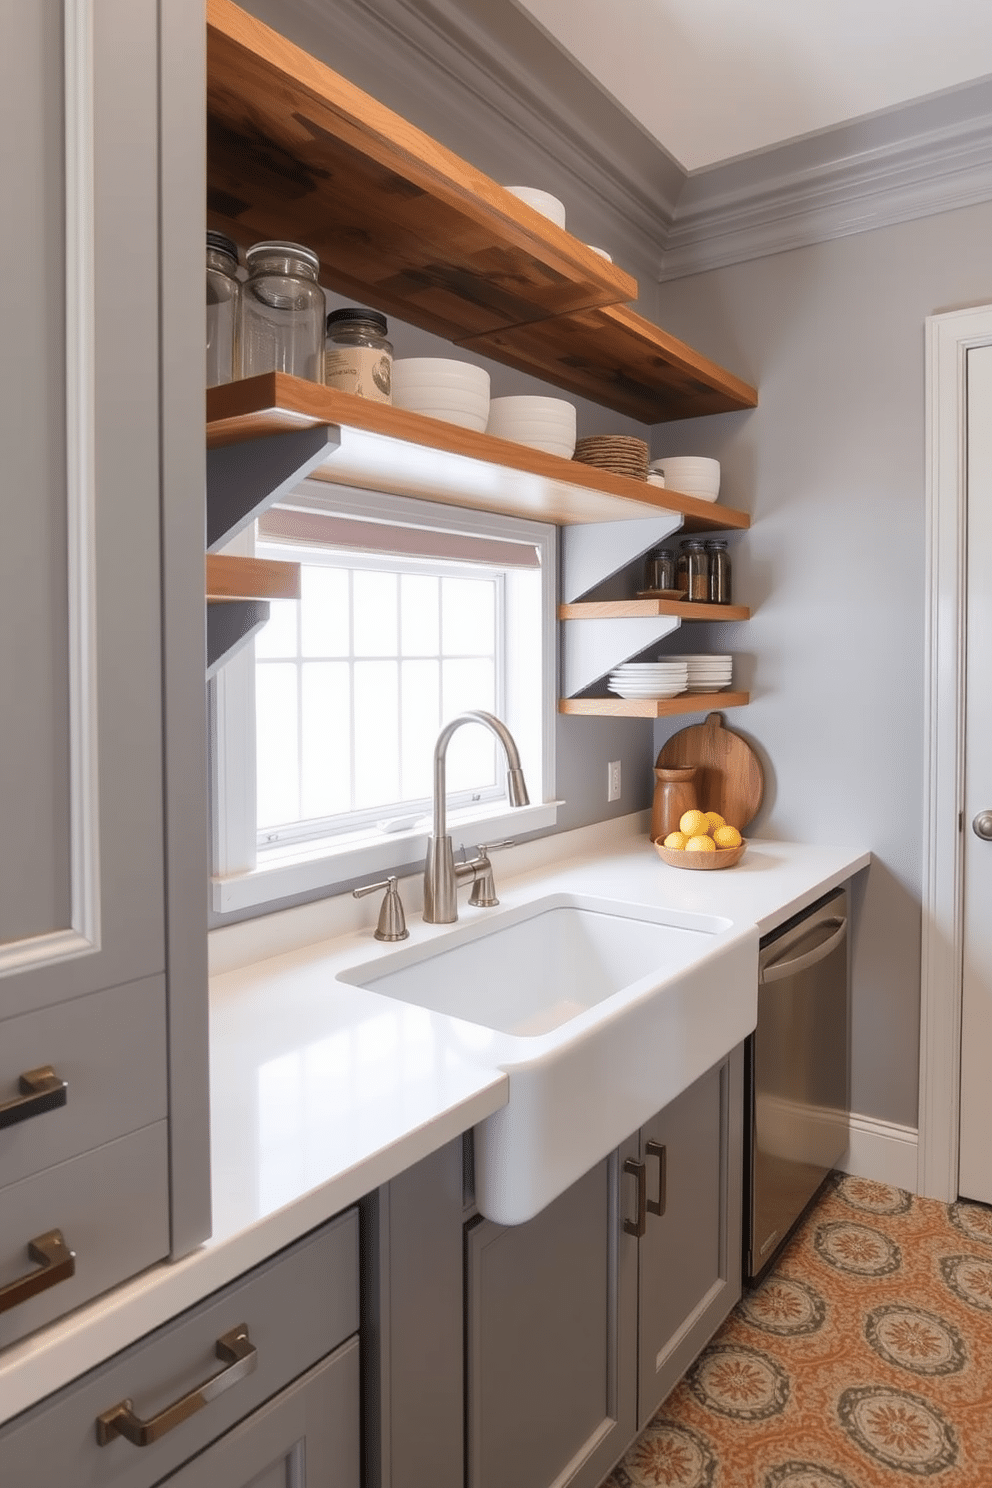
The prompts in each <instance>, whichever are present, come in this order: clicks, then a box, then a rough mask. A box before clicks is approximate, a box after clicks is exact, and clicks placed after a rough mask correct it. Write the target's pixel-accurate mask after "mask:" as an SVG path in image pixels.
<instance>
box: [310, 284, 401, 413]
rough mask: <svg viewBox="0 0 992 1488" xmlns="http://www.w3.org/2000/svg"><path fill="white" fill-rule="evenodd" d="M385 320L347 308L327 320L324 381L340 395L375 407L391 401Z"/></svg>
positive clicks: (390, 348)
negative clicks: (369, 401)
mask: <svg viewBox="0 0 992 1488" xmlns="http://www.w3.org/2000/svg"><path fill="white" fill-rule="evenodd" d="M388 330H389V326H388V323H387V321H386V317H385V316H384V315H380V314H379V311H378V310H362V309H359V308H358V307H357V306H355V307H352V306H349V307H348V308H346V309H344V310H332V311H331V313H330V315H329V316H328V317H327V341H326V343H325V349H324V381H325V382H326V383H327V386H328V387H333V388H338V389H339V391H341V392H343V393H357V395H358V397H359V398H371V399H372V401H373V402H375V403H391V402H392V401H393V394H392V379H393V346H392V342H391V341H388V340H387V339H386V333H387V331H388Z"/></svg>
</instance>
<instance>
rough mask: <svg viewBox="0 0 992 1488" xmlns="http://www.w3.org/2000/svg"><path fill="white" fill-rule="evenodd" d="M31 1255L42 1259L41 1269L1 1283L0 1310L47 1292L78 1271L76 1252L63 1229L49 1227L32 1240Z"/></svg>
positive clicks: (35, 1259)
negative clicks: (67, 1243) (2, 1284)
mask: <svg viewBox="0 0 992 1488" xmlns="http://www.w3.org/2000/svg"><path fill="white" fill-rule="evenodd" d="M28 1255H29V1256H30V1257H31V1259H32V1260H33V1261H37V1262H38V1269H37V1270H36V1271H29V1272H28V1274H27V1276H19V1277H18V1278H17V1280H16V1281H11V1282H8V1283H7V1285H6V1286H5V1287H0V1312H9V1310H10V1309H11V1308H12V1307H18V1306H19V1305H20V1304H21V1303H22V1302H26V1301H27V1300H28V1298H29V1297H36V1296H37V1295H38V1293H39V1292H47V1291H48V1288H49V1287H53V1286H58V1284H59V1282H60V1281H68V1280H69V1277H70V1276H74V1275H75V1274H76V1253H75V1251H73V1250H70V1249H69V1247H68V1246H67V1245H66V1243H65V1239H64V1238H63V1235H62V1231H61V1230H48V1231H46V1233H45V1234H44V1235H36V1236H35V1237H34V1239H33V1240H29V1241H28Z"/></svg>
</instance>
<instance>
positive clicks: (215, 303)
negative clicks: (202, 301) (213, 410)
mask: <svg viewBox="0 0 992 1488" xmlns="http://www.w3.org/2000/svg"><path fill="white" fill-rule="evenodd" d="M240 319H241V281H240V279H239V278H238V249H237V245H236V244H235V243H233V242H232V241H231V239H230V238H228V237H225V236H224V234H223V233H219V232H208V233H207V387H216V386H217V385H218V383H221V382H233V381H234V378H235V377H236V376H237V374H238V362H237V351H238V330H239V322H240Z"/></svg>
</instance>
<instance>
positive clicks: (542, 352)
mask: <svg viewBox="0 0 992 1488" xmlns="http://www.w3.org/2000/svg"><path fill="white" fill-rule="evenodd" d="M207 217H208V222H209V224H210V226H211V227H214V228H219V229H220V230H222V231H224V232H226V233H228V234H230V236H231V237H233V238H234V239H235V240H236V241H237V242H239V243H241V244H242V245H243V246H248V245H249V244H251V243H254V242H258V241H259V240H261V239H268V238H275V239H286V238H289V239H293V240H295V241H297V242H300V243H305V244H306V245H307V246H308V247H310V248H312V249H313V250H314V252H315V253H316V254H317V256H318V258H319V259H320V263H321V282H322V283H324V284H327V285H328V286H329V287H330V288H332V289H334V290H336V291H337V292H338V293H340V294H342V295H346V296H348V297H349V298H351V299H353V300H355V301H356V302H358V303H362V304H368V305H372V306H374V307H375V308H376V309H378V310H382V311H384V312H386V313H387V314H389V315H393V316H396V317H397V318H398V319H399V320H403V321H408V322H410V323H412V324H413V325H417V326H420V327H421V328H422V329H424V330H428V331H432V332H434V333H435V334H436V335H439V336H442V337H444V338H445V339H446V340H448V341H451V342H454V343H460V344H462V345H464V346H466V347H473V348H474V349H476V350H477V351H479V352H481V353H483V354H485V355H486V356H489V357H492V358H493V359H494V360H496V361H500V362H505V363H506V364H507V365H508V366H511V367H516V368H518V369H520V370H523V371H525V372H529V373H533V374H535V375H537V376H539V377H541V378H543V379H544V380H545V381H547V382H550V383H552V384H554V385H555V386H556V387H559V388H562V389H564V390H565V391H568V392H573V393H578V394H581V395H582V396H583V397H587V398H591V399H592V400H593V401H594V402H597V403H601V404H603V405H604V406H605V407H606V408H610V409H612V410H614V411H615V412H617V413H624V414H629V415H631V416H632V417H634V418H636V419H639V420H641V421H642V422H644V423H649V424H653V423H658V422H661V421H663V420H667V419H683V418H691V417H694V416H696V415H698V414H709V413H723V412H727V411H729V410H735V409H742V408H752V407H754V405H755V404H756V402H757V393H756V392H755V390H754V388H753V387H751V386H750V385H749V384H748V383H746V382H743V381H742V380H741V379H740V378H738V377H735V376H734V375H733V374H732V373H730V372H727V371H725V370H724V369H723V368H722V367H719V366H718V365H717V364H716V363H715V362H712V361H710V359H709V358H708V357H704V356H701V355H700V354H699V353H698V352H695V351H693V349H692V348H691V347H690V346H687V345H686V343H685V342H684V341H680V340H679V339H678V338H677V337H675V336H670V335H668V334H667V333H666V332H665V331H663V330H661V329H660V327H658V326H655V325H653V324H652V323H651V322H650V321H648V320H645V319H644V317H643V316H641V315H638V313H637V312H636V311H635V310H633V309H632V308H630V305H629V304H628V303H627V302H629V301H631V300H636V298H637V282H636V280H634V279H632V278H631V276H630V275H629V274H627V273H625V272H624V271H623V269H621V268H618V267H617V266H616V265H615V264H611V263H609V262H607V260H606V259H604V258H601V257H600V256H599V255H598V254H596V253H594V252H593V250H592V249H591V248H589V247H587V246H586V244H584V243H582V242H580V241H579V240H578V238H576V237H574V236H573V235H572V234H571V233H568V232H565V231H564V230H563V229H561V228H559V227H557V226H556V225H555V224H554V223H552V222H549V221H548V219H547V218H545V217H542V216H541V215H540V213H538V212H535V211H534V210H533V208H531V207H528V206H526V205H525V204H524V203H523V202H521V201H519V200H518V199H517V198H516V197H515V196H511V195H510V193H509V192H508V191H506V190H505V189H504V188H503V187H502V186H500V185H499V184H497V182H495V181H493V180H491V179H490V178H489V177H488V176H486V175H484V174H483V173H482V172H481V171H478V170H476V169H475V167H474V166H472V165H470V164H468V162H467V161H464V160H462V159H460V158H459V156H457V155H455V154H454V153H453V152H452V151H450V150H448V149H445V148H444V147H443V146H442V145H440V144H438V143H437V142H436V141H435V140H432V139H431V138H430V137H429V136H428V135H426V134H424V133H423V132H422V131H421V130H419V129H416V128H414V126H413V125H411V124H409V123H407V121H406V120H405V119H402V118H401V117H400V116H399V115H398V114H395V113H394V112H393V111H392V110H391V109H388V108H386V107H385V106H384V105H382V104H381V103H378V102H377V101H376V100H375V99H373V98H370V97H369V95H368V94H366V93H364V92H362V90H361V89H360V88H356V87H355V86H354V85H353V84H352V83H350V82H348V81H347V79H345V78H343V77H341V76H340V75H339V74H337V73H335V72H333V71H332V70H331V69H330V68H329V67H326V66H325V65H324V64H323V63H321V62H318V61H317V60H316V59H315V58H313V57H311V56H309V55H308V54H307V53H306V52H304V51H302V50H301V49H300V48H299V47H296V46H294V45H293V44H292V43H291V42H289V41H287V40H286V39H285V38H284V37H282V36H280V35H279V34H278V33H277V32H275V31H273V30H271V29H270V28H269V27H268V26H265V25H263V24H262V22H261V21H258V20H256V19H255V18H254V17H253V16H250V15H248V14H246V12H245V11H243V10H241V9H240V8H239V7H238V6H237V5H235V4H234V3H233V0H207Z"/></svg>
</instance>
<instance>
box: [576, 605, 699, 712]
mask: <svg viewBox="0 0 992 1488" xmlns="http://www.w3.org/2000/svg"><path fill="white" fill-rule="evenodd" d="M681 623H682V622H681V621H680V620H679V619H678V618H677V617H676V616H674V615H647V616H636V617H631V618H629V619H626V620H563V621H562V648H561V650H562V656H561V676H562V694H563V696H564V697H575V696H576V695H577V694H578V693H580V692H582V691H584V689H585V688H587V687H591V686H592V684H593V683H594V682H598V681H599V680H600V678H601V677H604V676H605V675H606V674H607V672H611V671H612V670H613V668H614V667H615V666H616V665H617V664H618V663H619V662H621V661H629V660H630V659H631V657H633V656H637V655H639V654H640V652H641V651H644V650H645V649H646V648H647V647H648V646H653V645H654V643H655V641H660V640H661V638H662V636H666V635H671V633H672V631H673V630H678V628H679V626H680V625H681Z"/></svg>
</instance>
